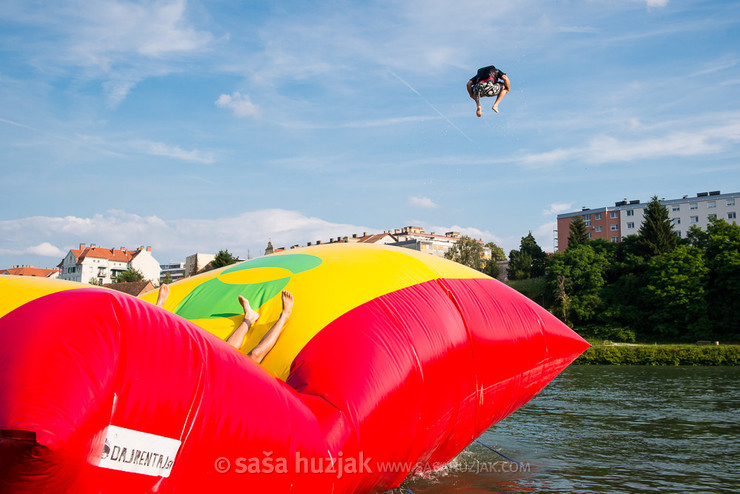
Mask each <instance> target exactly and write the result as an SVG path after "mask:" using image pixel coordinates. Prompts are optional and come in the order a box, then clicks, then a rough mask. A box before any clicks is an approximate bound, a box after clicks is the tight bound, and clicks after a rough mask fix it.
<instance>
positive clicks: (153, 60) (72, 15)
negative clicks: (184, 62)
mask: <svg viewBox="0 0 740 494" xmlns="http://www.w3.org/2000/svg"><path fill="white" fill-rule="evenodd" d="M9 9H10V11H11V12H12V17H13V20H15V21H16V22H20V23H23V24H25V25H26V26H30V27H31V28H34V27H36V28H39V29H42V30H43V31H44V33H45V35H44V36H41V37H38V38H36V39H34V40H33V42H31V43H28V44H26V45H23V46H19V49H20V50H22V51H24V52H25V55H24V56H25V58H26V59H27V60H28V63H29V64H30V65H32V66H35V67H37V68H39V71H40V72H46V73H58V72H59V71H60V70H62V71H64V70H70V75H71V76H73V77H74V78H75V79H76V80H80V81H90V80H93V81H100V82H101V84H102V86H103V89H104V91H105V94H106V95H107V97H108V104H109V106H111V107H116V106H117V105H118V104H120V103H121V101H123V100H124V99H125V98H126V96H127V95H128V94H129V93H130V92H131V90H132V89H133V88H134V87H135V86H136V85H137V84H138V83H139V82H141V81H142V80H144V79H146V78H149V77H153V76H163V75H166V74H169V73H172V72H174V71H177V70H179V69H178V68H177V64H178V62H179V61H180V60H181V59H182V58H183V57H193V56H196V55H200V54H202V53H204V52H205V51H206V50H207V49H208V48H209V46H210V45H211V43H212V42H213V40H214V37H213V35H212V34H211V33H210V32H208V31H205V30H199V29H196V28H195V27H193V23H192V22H191V20H190V19H189V18H188V11H187V1H186V0H151V1H145V2H140V1H130V0H70V1H65V2H48V3H45V4H43V5H36V4H34V3H33V2H15V3H13V4H12V7H9ZM72 71H73V72H72Z"/></svg>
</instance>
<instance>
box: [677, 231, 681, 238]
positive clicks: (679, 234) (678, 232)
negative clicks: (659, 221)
mask: <svg viewBox="0 0 740 494" xmlns="http://www.w3.org/2000/svg"><path fill="white" fill-rule="evenodd" d="M676 235H678V238H681V230H677V231H676Z"/></svg>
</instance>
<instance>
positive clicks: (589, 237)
mask: <svg viewBox="0 0 740 494" xmlns="http://www.w3.org/2000/svg"><path fill="white" fill-rule="evenodd" d="M588 239H589V240H591V232H588Z"/></svg>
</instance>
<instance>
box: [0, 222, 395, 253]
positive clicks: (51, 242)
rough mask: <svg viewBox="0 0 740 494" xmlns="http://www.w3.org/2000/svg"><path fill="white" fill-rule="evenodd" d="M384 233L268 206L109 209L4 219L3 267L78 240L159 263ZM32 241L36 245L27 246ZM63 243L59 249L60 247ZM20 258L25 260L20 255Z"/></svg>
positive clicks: (64, 249)
mask: <svg viewBox="0 0 740 494" xmlns="http://www.w3.org/2000/svg"><path fill="white" fill-rule="evenodd" d="M376 230H377V231H380V230H382V229H374V228H369V227H367V226H361V225H360V226H358V225H351V224H345V223H333V222H330V221H327V220H324V219H322V218H317V217H312V216H306V215H304V214H303V213H301V212H299V211H290V210H284V209H265V210H258V211H247V212H244V213H241V214H238V215H236V216H229V217H223V218H213V219H188V218H181V219H174V220H173V219H163V218H159V217H157V216H140V215H137V214H131V213H127V212H125V211H121V210H110V211H106V212H105V213H99V214H95V215H92V216H88V217H78V216H64V217H61V216H34V217H27V218H20V219H15V220H2V221H0V265H3V264H8V265H11V264H19V263H25V262H28V261H27V260H26V259H25V258H22V257H23V255H26V254H28V255H31V254H32V255H37V256H47V257H54V256H57V257H58V258H59V260H60V261H61V258H62V257H63V256H64V254H65V253H66V252H67V251H68V250H69V249H71V248H76V247H77V246H78V245H79V244H80V243H87V244H90V243H96V244H98V245H101V246H103V247H109V248H113V247H114V248H118V247H127V248H136V247H138V246H141V245H147V246H152V254H153V255H154V257H155V258H156V259H157V260H158V261H160V262H168V261H182V260H184V259H185V257H187V256H188V255H190V254H194V253H196V252H211V253H215V252H217V251H219V250H220V249H229V251H231V252H232V253H234V254H235V255H238V256H240V257H242V258H246V257H247V256H248V255H251V256H252V257H256V256H259V255H262V254H264V249H265V247H266V246H267V242H268V240H271V241H272V243H273V245H275V247H286V248H287V247H290V246H291V245H296V244H300V245H306V244H307V243H308V242H315V241H316V240H321V241H323V242H326V241H328V240H329V239H330V238H336V237H338V236H345V235H351V234H352V233H361V232H363V231H376ZM28 245H33V246H34V247H25V246H28ZM57 245H58V246H61V248H58V247H56V246H57ZM19 257H21V258H19Z"/></svg>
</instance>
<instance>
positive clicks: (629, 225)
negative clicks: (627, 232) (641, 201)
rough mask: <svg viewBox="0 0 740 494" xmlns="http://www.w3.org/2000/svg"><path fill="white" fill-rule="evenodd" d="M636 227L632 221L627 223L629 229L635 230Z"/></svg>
mask: <svg viewBox="0 0 740 494" xmlns="http://www.w3.org/2000/svg"><path fill="white" fill-rule="evenodd" d="M634 227H635V224H634V223H633V222H631V221H630V222H629V223H627V228H634Z"/></svg>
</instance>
